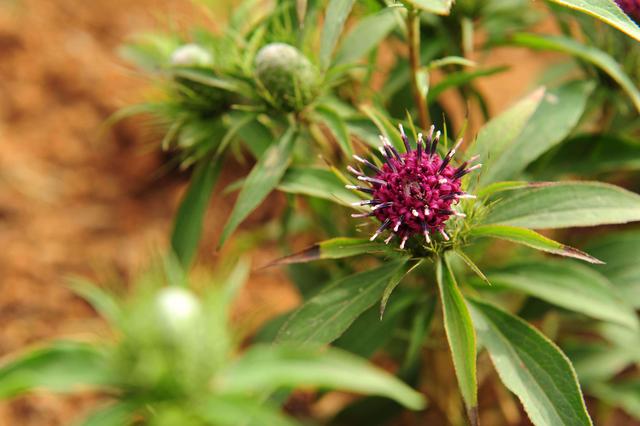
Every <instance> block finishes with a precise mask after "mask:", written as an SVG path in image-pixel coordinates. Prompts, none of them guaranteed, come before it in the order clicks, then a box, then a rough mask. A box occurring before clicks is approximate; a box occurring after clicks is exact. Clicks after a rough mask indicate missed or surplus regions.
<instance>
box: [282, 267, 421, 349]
mask: <svg viewBox="0 0 640 426" xmlns="http://www.w3.org/2000/svg"><path fill="white" fill-rule="evenodd" d="M409 267H410V264H409V263H408V259H407V258H406V257H403V258H401V259H396V260H392V261H387V262H386V263H384V264H383V265H381V266H379V267H377V268H374V269H371V270H368V271H366V272H360V273H357V274H353V275H349V276H348V277H345V278H341V279H339V280H337V281H335V282H334V283H332V284H330V285H328V286H327V287H325V288H324V289H323V290H321V291H320V292H319V293H318V294H316V295H315V296H313V297H312V298H311V299H309V300H308V301H306V302H305V304H304V305H302V306H301V307H300V308H299V309H298V310H297V311H296V312H295V313H294V314H293V315H291V316H290V317H289V319H288V320H287V322H286V323H285V324H284V326H283V327H282V328H281V329H280V331H279V333H278V337H277V341H280V342H297V343H318V344H326V343H330V342H332V341H333V340H335V339H337V338H338V337H340V335H341V334H342V333H343V332H344V331H345V330H346V329H347V328H349V326H350V325H351V324H352V323H353V321H355V319H356V318H358V317H359V316H360V314H362V313H363V312H364V311H366V310H367V309H369V308H370V307H371V306H373V304H374V303H376V301H378V300H380V297H381V296H382V292H383V291H384V288H385V287H386V286H387V284H388V283H389V281H390V280H392V279H394V277H397V275H398V273H399V271H401V270H405V271H406V270H408V269H409Z"/></svg>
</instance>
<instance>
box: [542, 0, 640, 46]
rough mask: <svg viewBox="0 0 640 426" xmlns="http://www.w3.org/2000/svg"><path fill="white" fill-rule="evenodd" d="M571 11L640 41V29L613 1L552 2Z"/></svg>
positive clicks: (573, 0) (574, 0)
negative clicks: (588, 16)
mask: <svg viewBox="0 0 640 426" xmlns="http://www.w3.org/2000/svg"><path fill="white" fill-rule="evenodd" d="M551 1H552V2H554V3H558V4H561V5H563V6H566V7H569V8H571V9H575V10H579V11H580V12H584V13H586V14H588V15H591V16H595V17H596V18H598V19H600V20H601V21H604V22H606V23H607V24H609V25H611V26H612V27H615V28H617V29H619V30H620V31H622V32H624V33H626V34H627V35H629V36H630V37H633V38H635V39H636V40H638V41H640V28H638V25H636V24H635V23H634V22H633V20H632V19H631V18H629V17H628V16H627V15H626V14H625V13H624V12H623V11H622V10H620V8H619V7H618V6H617V5H616V4H615V3H614V1H612V0H551Z"/></svg>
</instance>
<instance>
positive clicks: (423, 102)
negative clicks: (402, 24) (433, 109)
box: [407, 8, 430, 129]
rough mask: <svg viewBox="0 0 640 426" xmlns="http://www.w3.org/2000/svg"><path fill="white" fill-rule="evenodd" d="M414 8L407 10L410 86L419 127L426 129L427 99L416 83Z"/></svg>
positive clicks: (417, 56) (417, 33)
mask: <svg viewBox="0 0 640 426" xmlns="http://www.w3.org/2000/svg"><path fill="white" fill-rule="evenodd" d="M419 13H420V12H418V11H417V10H416V9H413V8H411V9H409V10H408V11H407V35H408V38H409V63H410V65H411V88H412V89H413V98H414V101H415V103H416V107H417V108H418V116H419V119H420V127H421V128H422V129H426V128H427V127H428V126H429V121H430V120H429V110H428V109H427V99H426V97H424V96H422V95H421V94H420V89H419V85H418V73H419V72H420V16H419Z"/></svg>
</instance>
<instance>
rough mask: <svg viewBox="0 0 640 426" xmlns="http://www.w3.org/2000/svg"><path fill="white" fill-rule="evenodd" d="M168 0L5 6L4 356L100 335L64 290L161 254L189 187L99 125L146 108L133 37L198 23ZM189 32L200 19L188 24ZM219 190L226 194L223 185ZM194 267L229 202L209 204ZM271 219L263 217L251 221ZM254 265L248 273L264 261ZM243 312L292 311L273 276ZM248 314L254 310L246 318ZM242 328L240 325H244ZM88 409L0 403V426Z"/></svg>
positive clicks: (1, 21)
mask: <svg viewBox="0 0 640 426" xmlns="http://www.w3.org/2000/svg"><path fill="white" fill-rule="evenodd" d="M188 5H189V2H186V1H185V2H176V1H172V0H136V1H125V0H103V1H97V0H94V1H87V2H84V1H76V0H56V1H46V0H24V1H22V0H15V1H12V0H8V1H3V2H0V140H1V141H2V144H1V148H2V149H1V150H0V247H2V253H1V254H0V323H1V324H2V326H1V328H0V356H3V355H6V354H8V353H11V352H13V351H16V350H18V349H20V348H22V347H24V346H25V345H29V344H32V343H33V342H38V341H41V340H42V339H48V338H52V337H55V336H64V335H69V334H74V333H80V332H87V331H90V330H91V329H92V328H95V327H100V326H101V322H100V321H99V320H98V319H97V318H96V315H95V313H94V312H93V311H92V310H91V309H90V308H89V307H88V306H87V305H86V304H85V303H84V302H82V301H81V300H80V299H79V298H77V297H75V296H74V295H73V294H72V293H71V292H70V291H69V290H68V289H67V288H66V282H67V281H66V279H67V276H69V275H71V274H80V275H83V276H89V277H104V276H107V275H116V276H118V277H122V278H124V279H125V280H126V278H128V277H130V276H131V275H132V273H133V272H134V271H135V270H136V269H138V268H140V267H142V265H144V264H145V262H146V261H147V260H148V259H149V257H150V256H151V255H152V253H154V250H155V251H156V252H158V251H159V250H160V249H162V248H163V247H166V245H167V235H168V233H169V230H170V226H171V218H172V215H173V213H174V210H175V207H176V205H177V202H178V200H179V198H180V195H181V192H182V190H183V189H184V186H185V183H186V179H185V177H184V176H177V175H176V174H174V175H172V176H170V177H164V178H158V177H157V170H158V169H159V167H160V166H161V165H162V162H163V158H162V157H161V156H160V155H159V154H158V153H157V151H155V150H150V149H148V148H149V147H148V146H145V144H144V143H141V141H143V140H144V139H146V140H149V137H146V138H145V137H144V136H145V134H144V132H143V131H142V129H141V127H140V126H138V125H136V123H135V122H134V121H131V122H128V123H124V124H120V125H118V126H116V127H115V128H114V129H113V130H112V131H108V132H107V133H106V134H105V135H101V134H100V131H99V130H100V125H101V124H102V123H103V121H104V120H105V119H106V118H107V117H108V116H109V115H110V114H112V113H113V112H114V111H116V110H117V109H118V108H119V107H121V106H124V105H126V104H127V102H131V101H133V100H140V99H141V95H142V94H141V90H140V88H144V87H145V84H144V81H143V80H142V79H141V78H140V77H139V76H136V75H135V74H134V73H133V72H132V71H131V69H130V68H129V67H128V66H126V65H125V63H124V62H123V61H122V60H120V59H119V57H118V55H117V48H118V46H119V45H121V43H123V42H124V41H125V40H126V38H127V37H129V36H131V35H132V34H135V33H138V32H140V31H145V30H151V29H153V28H161V27H166V25H165V24H166V20H167V19H166V17H167V16H171V19H172V20H173V21H175V22H177V25H180V22H183V21H185V20H186V17H193V16H200V14H198V13H196V12H197V11H194V10H193V9H192V8H191V7H189V6H188ZM196 19H197V18H196ZM233 178H234V177H233V176H227V177H225V178H224V179H223V180H226V181H227V182H228V181H230V180H232V179H233ZM213 203H214V204H215V205H216V208H215V209H214V211H212V213H211V215H210V216H209V217H208V219H207V224H206V235H207V238H206V241H205V242H204V247H205V250H203V255H202V259H203V263H210V262H212V261H213V260H214V258H215V255H214V254H213V250H212V248H213V247H214V241H215V237H216V236H217V235H218V234H219V231H220V227H221V224H222V223H221V222H222V221H223V220H224V219H225V218H226V216H227V214H228V212H229V207H228V204H229V200H225V201H224V203H223V199H222V197H221V196H216V197H215V198H214V200H213ZM267 215H268V211H267V210H266V209H265V210H262V211H258V212H257V213H256V214H255V215H254V216H253V217H252V220H254V221H260V220H261V219H264V218H265V217H267ZM272 255H273V254H268V255H267V254H260V253H255V254H254V256H253V257H254V264H259V263H265V262H266V259H267V256H272ZM241 299H242V300H241V301H240V303H239V306H238V310H239V312H240V313H244V314H246V313H247V312H248V311H249V310H251V317H252V318H253V319H254V321H255V320H259V319H260V318H262V319H264V318H265V316H267V315H272V314H273V313H274V312H275V311H278V310H282V309H283V308H286V307H287V306H291V305H293V304H294V303H295V301H296V299H295V295H294V294H293V293H292V292H291V291H290V290H289V288H288V286H287V284H286V282H285V281H284V280H283V277H282V276H281V273H279V272H278V271H273V272H268V273H261V274H259V275H256V276H253V277H252V279H251V284H250V287H249V290H247V291H245V292H244V293H243V297H242V298H241ZM249 306H252V307H259V308H258V310H257V311H256V309H249ZM244 317H246V315H244ZM91 404H92V400H91V399H90V398H68V397H64V398H61V397H58V396H55V397H54V396H51V395H38V396H30V397H26V398H20V399H18V400H17V401H15V402H11V403H0V425H2V426H4V425H7V426H9V425H12V426H14V425H24V426H28V425H34V426H36V425H37V426H47V425H62V424H69V423H70V422H71V421H72V419H76V418H78V416H79V415H80V414H81V413H83V412H86V410H87V409H88V408H89V406H90V405H91Z"/></svg>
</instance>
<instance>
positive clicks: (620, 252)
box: [587, 230, 640, 309]
mask: <svg viewBox="0 0 640 426" xmlns="http://www.w3.org/2000/svg"><path fill="white" fill-rule="evenodd" d="M587 250H589V252H591V253H593V254H594V255H596V256H598V258H599V259H602V260H603V261H604V262H605V264H604V265H602V266H599V267H598V271H600V272H601V273H602V274H603V275H604V276H606V277H607V278H608V279H609V280H610V281H611V283H613V284H614V285H615V286H616V288H617V289H618V290H619V291H620V293H621V294H622V296H623V298H624V300H627V301H628V302H629V303H631V304H632V305H633V307H634V308H636V309H638V308H640V231H638V230H633V231H627V232H620V233H616V234H609V235H607V236H604V237H598V238H596V239H594V241H592V242H591V243H590V244H588V245H587Z"/></svg>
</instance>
